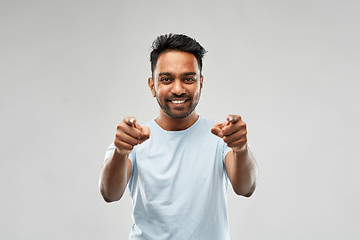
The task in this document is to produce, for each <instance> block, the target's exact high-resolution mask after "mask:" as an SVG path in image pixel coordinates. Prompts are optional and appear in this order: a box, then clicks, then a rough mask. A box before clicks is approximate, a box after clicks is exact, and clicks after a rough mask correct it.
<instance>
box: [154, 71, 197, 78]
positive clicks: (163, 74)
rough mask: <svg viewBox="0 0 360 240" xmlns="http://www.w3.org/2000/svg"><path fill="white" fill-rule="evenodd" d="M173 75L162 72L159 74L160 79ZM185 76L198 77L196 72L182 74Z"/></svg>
mask: <svg viewBox="0 0 360 240" xmlns="http://www.w3.org/2000/svg"><path fill="white" fill-rule="evenodd" d="M172 75H173V74H171V73H169V72H161V73H159V77H161V76H172ZM182 75H183V76H189V75H196V72H186V73H183V74H182Z"/></svg>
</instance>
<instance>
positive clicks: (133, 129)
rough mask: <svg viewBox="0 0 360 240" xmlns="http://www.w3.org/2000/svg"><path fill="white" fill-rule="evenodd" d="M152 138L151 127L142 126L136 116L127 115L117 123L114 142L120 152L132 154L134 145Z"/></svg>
mask: <svg viewBox="0 0 360 240" xmlns="http://www.w3.org/2000/svg"><path fill="white" fill-rule="evenodd" d="M149 138H150V129H149V128H148V127H145V126H140V125H139V124H138V123H137V122H136V118H134V117H126V118H124V119H123V121H122V122H121V123H120V124H119V125H117V129H116V135H115V140H114V144H115V146H116V151H117V152H118V153H119V154H126V155H128V154H130V152H131V150H132V149H133V148H134V146H136V145H138V144H141V143H143V142H144V141H146V140H147V139H149Z"/></svg>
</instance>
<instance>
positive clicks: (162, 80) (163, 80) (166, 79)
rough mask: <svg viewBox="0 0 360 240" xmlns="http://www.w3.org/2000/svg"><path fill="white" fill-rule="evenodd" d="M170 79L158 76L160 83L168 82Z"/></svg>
mask: <svg viewBox="0 0 360 240" xmlns="http://www.w3.org/2000/svg"><path fill="white" fill-rule="evenodd" d="M170 81H171V79H170V78H168V77H163V78H160V82H162V83H170Z"/></svg>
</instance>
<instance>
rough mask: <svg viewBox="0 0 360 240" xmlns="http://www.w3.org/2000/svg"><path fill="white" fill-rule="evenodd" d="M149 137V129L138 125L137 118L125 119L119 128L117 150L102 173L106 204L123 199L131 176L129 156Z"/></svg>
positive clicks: (107, 161) (103, 194)
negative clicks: (135, 147)
mask: <svg viewBox="0 0 360 240" xmlns="http://www.w3.org/2000/svg"><path fill="white" fill-rule="evenodd" d="M149 137H150V130H149V128H148V127H142V126H140V125H138V124H137V123H136V119H135V118H125V119H124V120H123V121H122V122H121V123H120V124H119V125H118V126H117V131H116V136H115V140H114V144H115V150H114V152H113V154H112V156H111V157H109V158H108V159H107V160H106V161H105V163H104V165H103V167H102V169H101V172H100V179H99V182H100V192H101V195H102V196H103V198H104V200H105V201H106V202H113V201H118V200H120V199H121V197H122V195H123V194H124V191H125V188H126V185H127V183H128V181H129V178H130V174H131V161H130V160H129V158H128V157H129V154H130V152H131V151H132V149H133V148H134V146H136V145H138V144H141V143H143V142H144V141H146V140H147V139H148V138H149Z"/></svg>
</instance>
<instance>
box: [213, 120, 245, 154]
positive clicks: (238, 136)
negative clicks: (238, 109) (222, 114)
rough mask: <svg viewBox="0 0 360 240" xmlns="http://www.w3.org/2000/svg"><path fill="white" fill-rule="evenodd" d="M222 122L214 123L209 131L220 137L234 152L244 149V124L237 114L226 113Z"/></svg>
mask: <svg viewBox="0 0 360 240" xmlns="http://www.w3.org/2000/svg"><path fill="white" fill-rule="evenodd" d="M226 120H227V121H226V122H224V123H216V124H215V125H214V126H213V127H212V129H211V132H212V133H213V134H215V135H216V136H218V137H220V138H222V139H223V140H224V142H225V143H226V144H227V145H228V147H230V148H231V149H232V150H233V151H234V152H239V151H243V150H245V149H246V143H247V138H246V134H247V131H246V124H245V123H244V122H243V121H242V119H241V117H240V116H238V115H228V116H227V118H226Z"/></svg>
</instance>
